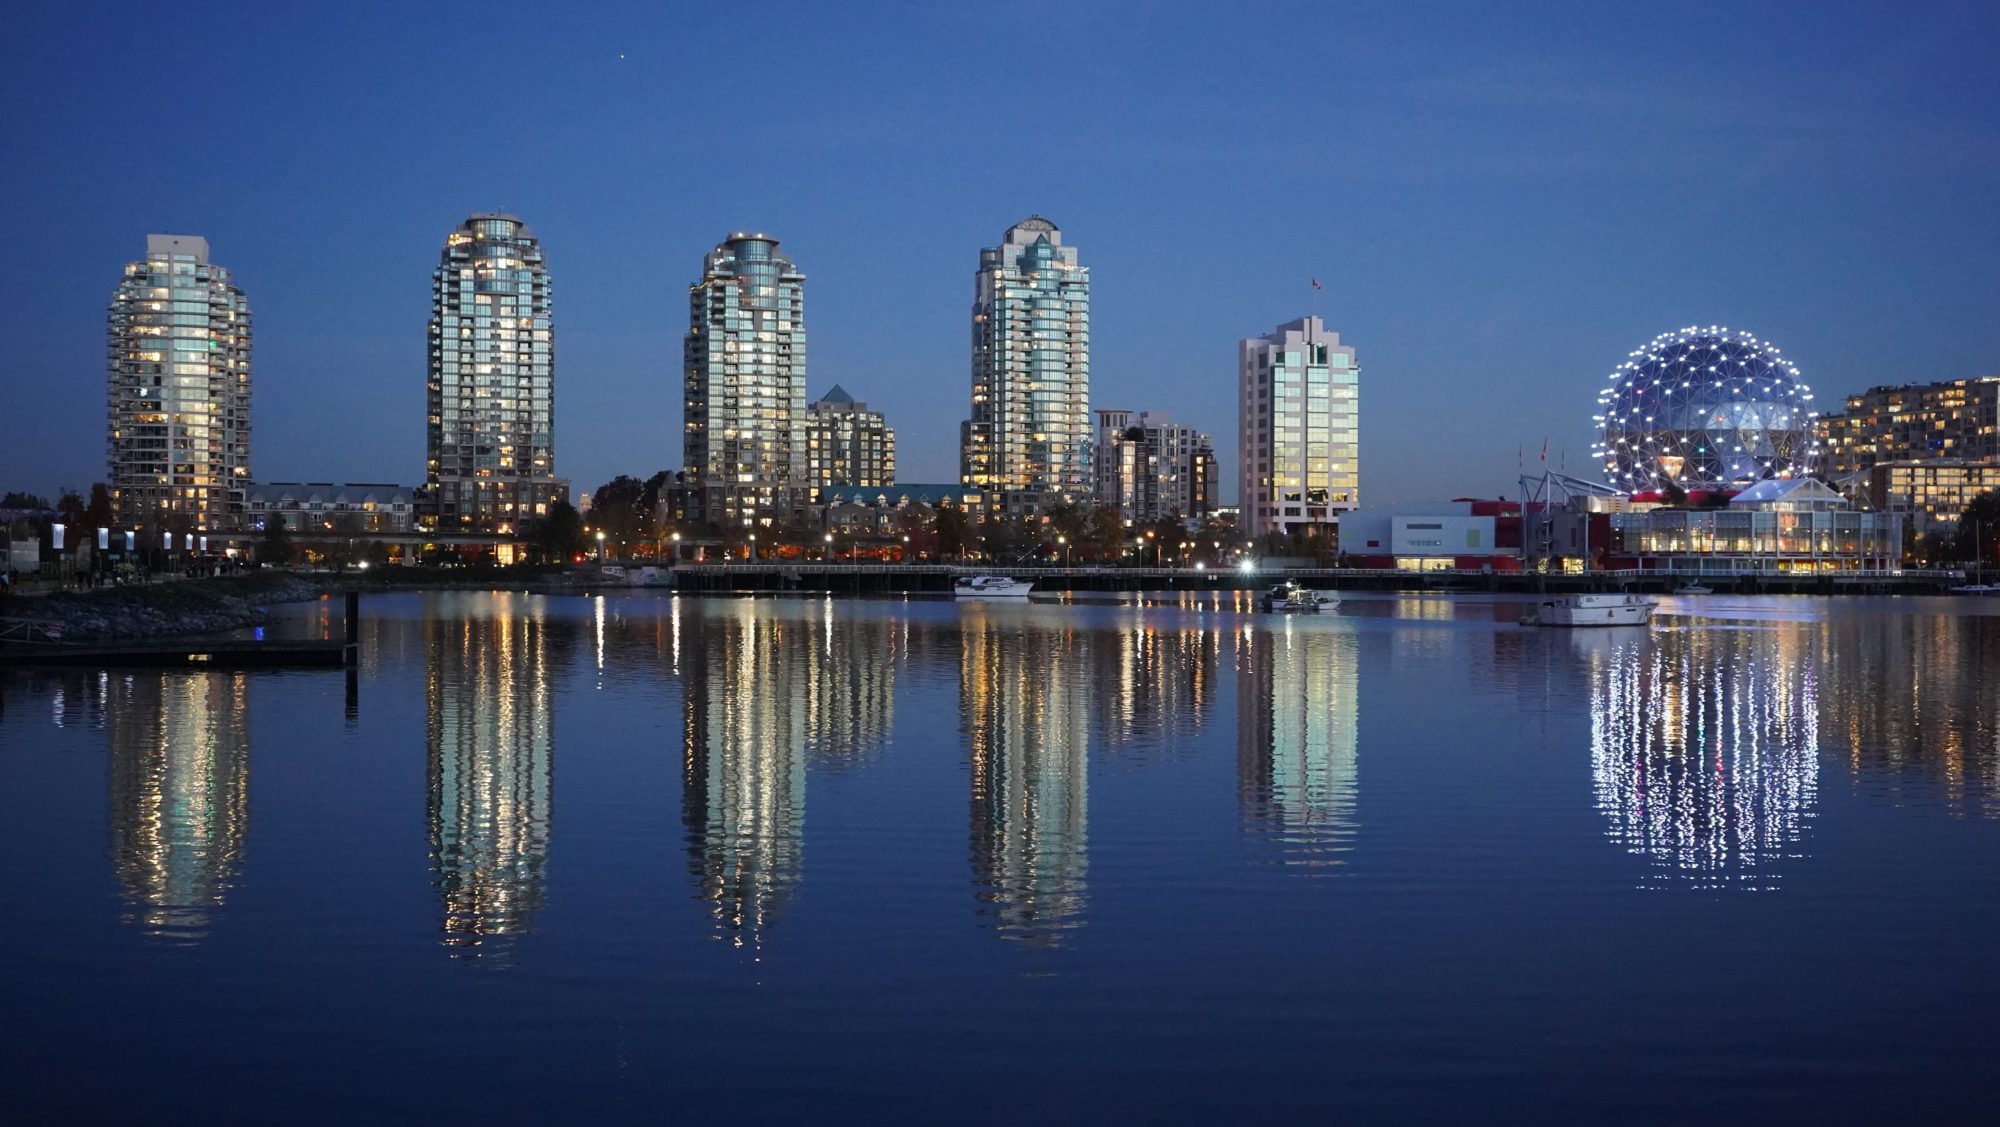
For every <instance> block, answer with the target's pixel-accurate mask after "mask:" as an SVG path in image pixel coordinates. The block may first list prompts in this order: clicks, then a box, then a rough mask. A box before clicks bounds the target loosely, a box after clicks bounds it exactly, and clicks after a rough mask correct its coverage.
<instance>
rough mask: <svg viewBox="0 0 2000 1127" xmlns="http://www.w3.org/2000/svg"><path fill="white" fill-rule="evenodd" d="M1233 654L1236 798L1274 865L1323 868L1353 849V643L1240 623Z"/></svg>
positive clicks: (1343, 636) (1286, 625) (1314, 628)
mask: <svg viewBox="0 0 2000 1127" xmlns="http://www.w3.org/2000/svg"><path fill="white" fill-rule="evenodd" d="M1232 637H1233V639H1234V645H1235V653H1236V801H1237V808H1238V810H1239V811H1240V813H1241V817H1242V819H1243V825H1244V828H1245V829H1246V830H1247V831H1249V832H1250V833H1252V834H1256V835H1259V836H1261V837H1263V838H1265V839H1267V840H1268V841H1270V842H1271V843H1272V844H1274V845H1275V846H1276V848H1277V851H1278V855H1279V858H1280V860H1281V861H1282V863H1284V864H1287V865H1296V866H1300V867H1301V869H1304V870H1327V869H1330V868H1331V867H1333V866H1338V865H1340V864H1342V863H1344V861H1345V858H1344V856H1343V855H1344V854H1346V853H1347V852H1348V851H1349V850H1350V849H1352V848H1353V844H1354V833H1355V807H1356V803H1357V800H1358V795H1359V778H1358V763H1357V759H1358V757H1357V754H1356V749H1357V733H1356V705H1355V702H1356V699H1357V693H1356V689H1357V678H1358V674H1359V663H1358V661H1357V658H1356V645H1357V643H1356V639H1355V636H1354V635H1353V634H1352V633H1350V632H1347V631H1344V630H1342V631H1335V630H1328V629H1324V628H1323V624H1319V623H1314V624H1310V625H1299V624H1295V623H1294V622H1292V621H1290V620H1283V621H1279V622H1276V623H1275V624H1273V625H1271V626H1269V627H1268V628H1263V627H1262V626H1261V625H1260V626H1251V625H1245V626H1243V627H1242V628H1241V629H1240V630H1238V631H1237V632H1235V633H1234V634H1233V635H1232Z"/></svg>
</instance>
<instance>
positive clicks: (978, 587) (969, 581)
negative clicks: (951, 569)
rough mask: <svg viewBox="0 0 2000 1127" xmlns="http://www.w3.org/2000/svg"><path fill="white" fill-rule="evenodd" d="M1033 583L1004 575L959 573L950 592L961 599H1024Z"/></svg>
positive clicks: (1033, 586)
mask: <svg viewBox="0 0 2000 1127" xmlns="http://www.w3.org/2000/svg"><path fill="white" fill-rule="evenodd" d="M1034 588H1035V585H1034V583H1032V582H1030V581H1028V580H1025V579H1010V578H1008V577H1007V576H1004V575H961V576H959V577H958V582H957V583H954V584H953V585H952V588H951V593H952V594H953V595H955V596H957V597H958V598H961V599H1025V598H1027V597H1028V592H1029V591H1032V590H1034Z"/></svg>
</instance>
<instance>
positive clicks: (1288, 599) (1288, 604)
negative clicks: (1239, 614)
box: [1257, 582, 1340, 614]
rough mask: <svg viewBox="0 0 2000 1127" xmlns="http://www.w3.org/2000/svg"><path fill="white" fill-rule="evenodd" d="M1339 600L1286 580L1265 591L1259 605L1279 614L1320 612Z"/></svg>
mask: <svg viewBox="0 0 2000 1127" xmlns="http://www.w3.org/2000/svg"><path fill="white" fill-rule="evenodd" d="M1338 602H1340V600H1339V599H1337V598H1335V597H1333V596H1332V595H1328V594H1326V593H1325V592H1322V591H1314V590H1312V589H1310V588H1307V587H1301V586H1299V585H1298V584H1296V583H1291V582H1286V583H1280V584H1278V585H1277V586H1275V587H1272V588H1271V589H1270V590H1268V591H1266V592H1264V594H1263V596H1262V597H1261V598H1259V599H1258V600H1257V606H1258V608H1259V609H1261V610H1267V611H1275V612H1277V613H1279V614H1318V613H1319V612H1321V611H1323V610H1328V609H1331V608H1332V607H1333V606H1334V605H1335V604H1337V603H1338Z"/></svg>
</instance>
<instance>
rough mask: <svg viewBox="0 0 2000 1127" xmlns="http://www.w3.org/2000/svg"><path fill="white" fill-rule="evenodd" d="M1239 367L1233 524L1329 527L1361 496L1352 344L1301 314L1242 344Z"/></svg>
mask: <svg viewBox="0 0 2000 1127" xmlns="http://www.w3.org/2000/svg"><path fill="white" fill-rule="evenodd" d="M1237 373H1238V390H1239V398H1238V400H1237V413H1238V414H1237V417H1238V428H1237V454H1236V457H1237V463H1236V482H1237V492H1238V496H1239V497H1240V498H1241V504H1242V513H1241V515H1240V516H1238V518H1237V521H1238V524H1237V527H1239V528H1241V529H1242V530H1243V531H1244V533H1245V534H1246V535H1249V536H1262V535H1264V534H1265V533H1267V532H1289V531H1291V530H1292V529H1294V528H1306V529H1308V530H1309V531H1310V530H1312V529H1313V528H1314V527H1315V526H1317V527H1318V529H1319V530H1320V531H1322V532H1325V533H1328V534H1331V533H1332V532H1333V531H1334V529H1335V528H1337V527H1338V525H1339V523H1340V513H1341V512H1342V511H1344V510H1347V509H1352V508H1356V507H1358V505H1359V503H1360V502H1359V496H1360V483H1361V472H1360V465H1359V457H1360V446H1361V421H1360V420H1361V415H1360V400H1359V395H1360V384H1359V381H1360V378H1361V370H1360V369H1359V368H1357V367H1356V366H1355V364H1354V349H1352V348H1350V347H1348V346H1346V345H1343V344H1341V343H1340V334H1339V333H1329V332H1327V331H1326V326H1325V325H1324V324H1321V323H1320V319H1319V318H1318V317H1301V318H1299V319H1298V320H1296V321H1288V322H1286V323H1285V324H1283V325H1280V326H1278V327H1277V328H1276V329H1275V330H1273V331H1271V332H1268V333H1266V334H1264V335H1263V336H1261V337H1252V338H1250V339H1248V340H1245V341H1243V342H1242V346H1241V347H1240V349H1239V350H1238V368H1237Z"/></svg>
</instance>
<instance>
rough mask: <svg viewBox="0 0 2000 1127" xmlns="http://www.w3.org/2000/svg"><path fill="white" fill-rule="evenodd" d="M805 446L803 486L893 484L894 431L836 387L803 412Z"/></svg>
mask: <svg viewBox="0 0 2000 1127" xmlns="http://www.w3.org/2000/svg"><path fill="white" fill-rule="evenodd" d="M805 446H806V481H807V482H808V484H810V485H812V486H813V487H815V488H818V489H825V488H827V487H829V486H835V485H851V486H860V487H865V488H869V489H876V488H880V487H882V486H888V485H894V484H896V432H895V431H893V430H890V429H889V424H888V422H887V420H885V419H883V417H882V412H880V411H870V410H869V409H868V404H866V403H860V402H856V401H855V398H854V397H853V396H851V395H849V394H847V391H846V389H844V388H842V387H841V386H840V385H838V384H835V385H834V388H833V390H832V391H829V392H827V393H826V394H825V395H823V396H821V397H820V398H819V400H818V401H816V402H814V403H813V404H812V405H811V406H809V407H807V408H806V426H805Z"/></svg>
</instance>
